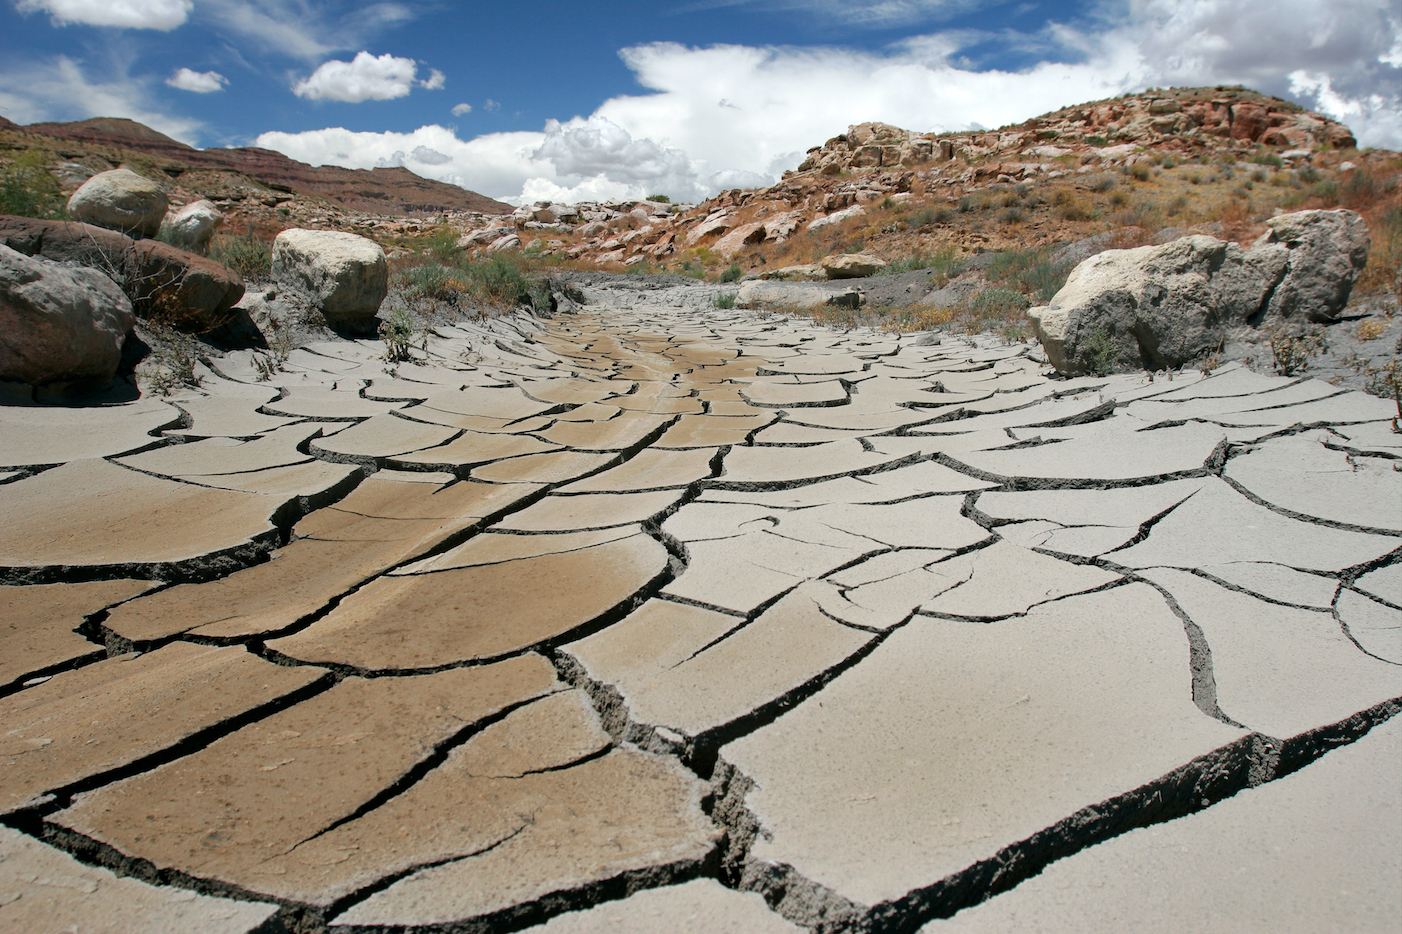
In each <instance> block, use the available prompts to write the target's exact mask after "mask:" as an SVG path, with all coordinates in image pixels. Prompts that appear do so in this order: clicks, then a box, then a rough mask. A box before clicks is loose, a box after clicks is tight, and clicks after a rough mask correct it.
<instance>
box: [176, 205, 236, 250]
mask: <svg viewBox="0 0 1402 934" xmlns="http://www.w3.org/2000/svg"><path fill="white" fill-rule="evenodd" d="M223 222H224V214H223V212H222V211H220V210H219V208H218V207H216V206H215V205H214V202H212V201H206V200H203V199H202V200H200V201H192V202H191V203H189V204H187V205H185V206H184V207H183V208H179V209H173V210H172V211H171V212H170V213H169V214H167V215H166V219H165V222H164V224H163V227H164V228H165V230H166V231H168V232H169V234H170V241H171V243H173V244H175V245H176V246H178V247H180V248H182V249H185V250H189V251H190V252H192V253H199V254H200V255H204V253H205V252H206V251H207V250H208V249H209V241H210V239H211V238H212V237H213V236H214V231H215V230H216V229H217V228H218V227H219V225H220V224H222V223H223Z"/></svg>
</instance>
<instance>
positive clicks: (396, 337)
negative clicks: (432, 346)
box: [380, 308, 428, 363]
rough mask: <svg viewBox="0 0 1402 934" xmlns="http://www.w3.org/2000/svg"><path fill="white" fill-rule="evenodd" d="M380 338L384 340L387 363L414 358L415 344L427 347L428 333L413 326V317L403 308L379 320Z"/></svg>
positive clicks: (425, 348)
mask: <svg viewBox="0 0 1402 934" xmlns="http://www.w3.org/2000/svg"><path fill="white" fill-rule="evenodd" d="M380 340H382V341H384V342H385V354H384V359H385V361H386V362H387V363H403V362H405V361H406V360H412V359H414V355H413V353H412V352H411V351H412V350H413V348H414V347H415V345H418V346H420V347H421V348H422V349H424V350H427V349H428V335H427V334H426V333H425V332H422V331H419V330H418V329H417V328H415V327H414V319H413V318H411V317H410V316H409V313H408V312H407V311H405V310H404V309H402V308H401V309H399V310H398V311H395V312H392V313H391V314H390V315H389V317H387V318H385V319H384V320H383V321H381V322H380Z"/></svg>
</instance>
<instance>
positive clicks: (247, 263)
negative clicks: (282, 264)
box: [209, 233, 273, 282]
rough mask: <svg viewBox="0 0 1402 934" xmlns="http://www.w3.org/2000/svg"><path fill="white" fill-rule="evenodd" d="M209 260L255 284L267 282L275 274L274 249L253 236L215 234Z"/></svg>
mask: <svg viewBox="0 0 1402 934" xmlns="http://www.w3.org/2000/svg"><path fill="white" fill-rule="evenodd" d="M209 258H210V259H212V260H214V261H215V262H216V263H222V264H223V265H225V266H228V267H229V268H230V269H232V270H233V271H234V272H236V273H238V274H239V275H240V276H243V277H244V278H245V279H248V280H250V281H254V282H266V281H267V280H268V277H269V276H271V275H272V272H273V249H272V247H271V246H269V245H268V244H267V243H266V242H264V241H262V240H259V239H258V238H257V237H254V236H252V235H251V234H249V235H244V236H241V235H239V234H223V233H221V234H215V236H214V239H213V240H211V241H210V243H209Z"/></svg>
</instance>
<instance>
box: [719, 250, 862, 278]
mask: <svg viewBox="0 0 1402 934" xmlns="http://www.w3.org/2000/svg"><path fill="white" fill-rule="evenodd" d="M858 249H860V248H858ZM853 252H856V251H853ZM744 274H745V271H744V270H743V269H741V268H740V267H739V266H738V265H736V264H735V263H731V264H730V268H729V269H727V270H725V272H723V273H721V274H720V281H722V282H739V281H740V277H741V276H743V275H744Z"/></svg>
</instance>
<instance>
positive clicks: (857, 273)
mask: <svg viewBox="0 0 1402 934" xmlns="http://www.w3.org/2000/svg"><path fill="white" fill-rule="evenodd" d="M818 265H820V266H822V267H823V272H824V273H825V274H826V275H827V277H828V278H829V279H860V278H862V277H864V276H870V275H873V274H875V273H876V272H877V271H878V270H880V269H885V268H886V261H885V260H884V259H881V258H880V257H879V256H871V255H869V254H867V253H836V254H834V255H832V256H824V257H823V258H822V259H821V260H819V262H818Z"/></svg>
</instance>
